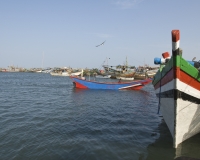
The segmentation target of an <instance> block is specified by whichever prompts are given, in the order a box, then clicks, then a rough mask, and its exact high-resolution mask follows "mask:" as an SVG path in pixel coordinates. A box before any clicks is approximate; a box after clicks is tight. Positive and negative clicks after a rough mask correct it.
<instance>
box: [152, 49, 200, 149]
mask: <svg viewBox="0 0 200 160" xmlns="http://www.w3.org/2000/svg"><path fill="white" fill-rule="evenodd" d="M172 52H173V56H172V57H171V59H170V60H169V62H167V64H166V65H161V67H160V70H159V71H158V72H157V73H156V75H155V76H154V78H153V81H152V84H153V86H154V88H155V92H156V95H157V97H158V99H159V107H160V111H161V113H162V115H163V118H164V120H165V122H166V124H167V126H168V128H169V130H170V132H171V135H172V137H173V143H174V144H173V145H174V148H177V147H178V145H179V144H181V143H182V142H183V141H185V140H187V139H188V138H190V137H192V136H194V135H195V134H197V133H199V132H200V73H199V71H198V70H197V69H196V68H195V67H194V66H192V65H191V64H190V63H188V61H186V60H185V59H184V58H182V54H180V52H179V49H178V50H177V49H176V50H173V51H172Z"/></svg>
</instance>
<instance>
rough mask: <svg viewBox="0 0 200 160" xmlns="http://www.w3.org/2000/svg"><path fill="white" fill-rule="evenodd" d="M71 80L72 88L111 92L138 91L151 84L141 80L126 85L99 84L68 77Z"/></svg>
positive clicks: (148, 81) (148, 80) (149, 80)
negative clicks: (108, 90) (107, 90)
mask: <svg viewBox="0 0 200 160" xmlns="http://www.w3.org/2000/svg"><path fill="white" fill-rule="evenodd" d="M70 78H71V79H72V80H73V83H74V86H75V87H76V88H83V89H112V90H122V89H131V90H139V89H141V88H142V87H144V86H145V85H147V84H149V83H151V81H152V80H151V79H146V80H141V81H133V82H127V83H117V82H115V83H101V82H96V81H87V80H83V79H81V78H78V77H73V76H71V77H70Z"/></svg>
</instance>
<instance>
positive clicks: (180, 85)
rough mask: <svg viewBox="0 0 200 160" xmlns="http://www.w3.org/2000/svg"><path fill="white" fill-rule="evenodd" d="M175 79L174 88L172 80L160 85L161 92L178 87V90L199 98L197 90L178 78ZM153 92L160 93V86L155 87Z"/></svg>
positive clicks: (199, 92) (199, 94) (199, 93)
mask: <svg viewBox="0 0 200 160" xmlns="http://www.w3.org/2000/svg"><path fill="white" fill-rule="evenodd" d="M176 80H177V87H176V88H174V86H175V85H174V84H175V80H172V81H170V82H168V83H167V84H165V85H164V86H162V87H161V92H165V91H168V90H172V89H178V90H179V91H182V92H185V93H187V94H188V95H191V96H194V97H196V98H200V91H199V90H197V89H195V88H193V87H191V86H189V85H188V84H185V83H184V82H182V81H180V80H179V79H176ZM155 92H156V94H158V93H160V88H158V89H156V90H155Z"/></svg>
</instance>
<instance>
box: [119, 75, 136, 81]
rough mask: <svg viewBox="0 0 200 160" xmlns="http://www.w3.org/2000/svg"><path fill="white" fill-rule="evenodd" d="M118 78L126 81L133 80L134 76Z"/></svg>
mask: <svg viewBox="0 0 200 160" xmlns="http://www.w3.org/2000/svg"><path fill="white" fill-rule="evenodd" d="M116 79H121V80H125V81H133V80H134V77H118V76H117V77H116Z"/></svg>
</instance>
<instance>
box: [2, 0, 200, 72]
mask: <svg viewBox="0 0 200 160" xmlns="http://www.w3.org/2000/svg"><path fill="white" fill-rule="evenodd" d="M174 29H178V30H180V48H181V49H182V50H183V58H185V59H186V60H192V58H193V57H196V58H197V60H200V0H84V1H83V0H1V1H0V68H7V67H8V66H11V65H12V66H16V67H23V68H39V67H42V68H45V67H52V68H53V67H72V68H98V69H100V68H101V65H102V64H104V63H105V64H108V65H111V66H117V65H119V64H121V65H123V64H124V63H125V62H126V58H127V61H128V65H131V66H136V67H137V66H142V65H144V64H147V65H149V66H155V65H154V58H155V57H159V58H161V57H162V53H164V52H169V53H170V54H171V53H172V41H171V31H172V30H174ZM104 41H105V43H104V45H101V46H99V47H96V46H97V45H99V44H101V43H102V42H104ZM106 59H108V61H106Z"/></svg>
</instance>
